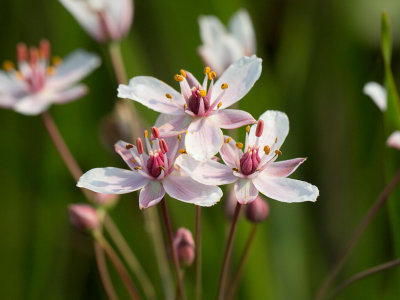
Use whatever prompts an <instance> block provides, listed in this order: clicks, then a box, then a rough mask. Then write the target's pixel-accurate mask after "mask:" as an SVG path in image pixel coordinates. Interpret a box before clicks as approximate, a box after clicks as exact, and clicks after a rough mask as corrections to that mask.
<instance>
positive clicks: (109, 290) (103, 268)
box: [93, 241, 118, 300]
mask: <svg viewBox="0 0 400 300" xmlns="http://www.w3.org/2000/svg"><path fill="white" fill-rule="evenodd" d="M93 244H94V253H95V256H96V263H97V269H98V271H99V274H100V279H101V282H102V284H103V287H104V291H105V292H106V295H107V298H108V299H109V300H118V296H117V293H116V292H115V290H114V287H113V285H112V282H111V279H110V275H109V274H108V269H107V263H106V259H105V257H104V251H103V248H102V247H101V245H100V244H99V243H98V242H97V241H94V243H93Z"/></svg>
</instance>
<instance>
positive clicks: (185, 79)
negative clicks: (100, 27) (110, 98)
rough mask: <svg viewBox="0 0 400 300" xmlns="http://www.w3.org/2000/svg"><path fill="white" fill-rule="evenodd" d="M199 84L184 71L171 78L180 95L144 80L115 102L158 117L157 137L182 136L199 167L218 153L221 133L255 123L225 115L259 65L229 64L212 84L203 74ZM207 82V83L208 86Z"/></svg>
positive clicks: (253, 60) (121, 90)
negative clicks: (137, 105)
mask: <svg viewBox="0 0 400 300" xmlns="http://www.w3.org/2000/svg"><path fill="white" fill-rule="evenodd" d="M204 73H205V78H204V80H203V83H202V84H200V83H199V81H197V79H196V78H195V77H194V76H193V75H192V74H191V73H189V72H188V71H185V70H181V71H180V75H175V80H176V81H178V82H179V84H180V88H181V93H179V92H177V91H176V90H174V89H173V88H172V87H170V86H169V85H167V84H166V83H164V82H162V81H160V80H158V79H156V78H154V77H149V76H138V77H134V78H132V79H131V80H130V82H129V85H124V84H121V85H120V86H119V87H118V97H121V98H129V99H132V100H135V101H137V102H139V103H141V104H143V105H145V106H147V107H148V108H151V109H153V110H155V111H157V112H160V113H161V115H160V116H159V118H158V119H157V122H156V126H157V127H159V129H160V132H161V136H162V137H167V136H173V135H177V134H181V133H183V132H186V133H187V134H186V137H185V147H186V151H187V152H188V153H189V154H190V155H191V156H193V157H194V158H195V159H198V160H202V161H205V160H207V159H208V158H210V157H212V156H214V155H215V154H217V153H218V151H219V150H220V149H221V147H222V145H223V143H224V136H223V133H222V130H221V128H224V129H234V128H238V127H241V126H244V125H247V124H251V123H255V119H254V118H253V117H252V116H251V115H250V114H249V113H248V112H245V111H242V110H236V109H227V107H229V106H231V105H232V104H234V103H235V102H237V101H239V100H240V99H241V98H242V97H244V96H245V95H246V94H247V93H248V91H249V90H250V89H251V88H252V86H253V85H254V83H255V82H256V81H257V80H258V78H259V77H260V74H261V59H260V58H257V57H256V56H255V55H253V56H252V57H242V58H241V59H239V60H237V61H236V62H235V63H233V64H232V65H231V66H230V67H229V68H228V69H227V70H226V71H225V72H224V73H223V74H222V76H221V77H220V78H219V79H218V80H217V81H216V82H215V83H214V79H215V78H216V73H215V72H214V71H212V70H210V68H208V67H206V68H205V71H204ZM209 81H210V83H209Z"/></svg>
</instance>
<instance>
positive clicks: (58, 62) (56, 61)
mask: <svg viewBox="0 0 400 300" xmlns="http://www.w3.org/2000/svg"><path fill="white" fill-rule="evenodd" d="M51 63H52V64H53V65H55V66H56V67H57V66H59V65H61V64H62V58H61V57H59V56H54V57H52V58H51Z"/></svg>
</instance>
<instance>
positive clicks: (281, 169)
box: [263, 158, 306, 177]
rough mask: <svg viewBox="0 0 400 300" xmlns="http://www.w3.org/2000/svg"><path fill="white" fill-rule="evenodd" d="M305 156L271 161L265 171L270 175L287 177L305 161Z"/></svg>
mask: <svg viewBox="0 0 400 300" xmlns="http://www.w3.org/2000/svg"><path fill="white" fill-rule="evenodd" d="M305 160H306V159H305V158H294V159H289V160H283V161H278V162H273V163H270V164H268V165H267V166H266V168H265V169H264V171H263V172H265V173H266V174H268V175H269V176H275V177H287V176H289V175H290V174H292V173H293V172H294V171H296V169H297V168H298V167H299V166H300V165H301V164H302V163H303V162H304V161H305Z"/></svg>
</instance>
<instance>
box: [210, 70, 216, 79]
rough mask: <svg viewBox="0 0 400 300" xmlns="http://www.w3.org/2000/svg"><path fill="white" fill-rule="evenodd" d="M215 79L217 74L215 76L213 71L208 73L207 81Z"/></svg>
mask: <svg viewBox="0 0 400 300" xmlns="http://www.w3.org/2000/svg"><path fill="white" fill-rule="evenodd" d="M215 77H217V74H215V72H214V71H211V72H210V73H208V79H209V80H211V79H214V78H215Z"/></svg>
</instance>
